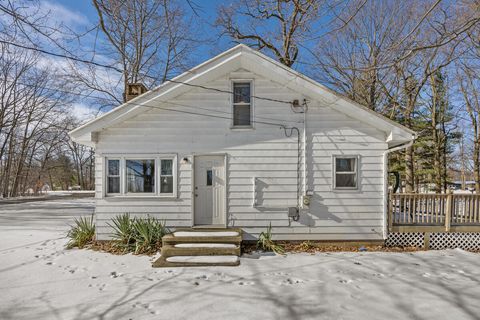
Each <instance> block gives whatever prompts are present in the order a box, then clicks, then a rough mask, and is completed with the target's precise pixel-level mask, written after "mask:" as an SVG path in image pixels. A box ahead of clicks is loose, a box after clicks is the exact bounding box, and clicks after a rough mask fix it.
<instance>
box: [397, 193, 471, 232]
mask: <svg viewBox="0 0 480 320" xmlns="http://www.w3.org/2000/svg"><path fill="white" fill-rule="evenodd" d="M388 213H389V217H388V230H389V232H480V195H477V194H452V193H446V194H428V193H426V194H419V193H397V194H390V195H389V210H388Z"/></svg>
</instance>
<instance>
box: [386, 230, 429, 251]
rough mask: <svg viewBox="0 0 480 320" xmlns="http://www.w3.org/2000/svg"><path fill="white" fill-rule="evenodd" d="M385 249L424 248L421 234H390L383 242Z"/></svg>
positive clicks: (423, 236)
mask: <svg viewBox="0 0 480 320" xmlns="http://www.w3.org/2000/svg"><path fill="white" fill-rule="evenodd" d="M385 246H386V247H422V248H423V247H425V234H424V233H423V232H391V233H389V234H388V238H387V240H385Z"/></svg>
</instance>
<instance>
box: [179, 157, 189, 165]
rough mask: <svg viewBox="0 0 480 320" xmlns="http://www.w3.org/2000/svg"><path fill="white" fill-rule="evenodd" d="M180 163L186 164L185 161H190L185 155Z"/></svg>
mask: <svg viewBox="0 0 480 320" xmlns="http://www.w3.org/2000/svg"><path fill="white" fill-rule="evenodd" d="M181 163H182V164H187V163H190V160H188V158H187V157H184V158H183V159H182V161H181Z"/></svg>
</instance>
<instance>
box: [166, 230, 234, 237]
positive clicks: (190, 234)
mask: <svg viewBox="0 0 480 320" xmlns="http://www.w3.org/2000/svg"><path fill="white" fill-rule="evenodd" d="M173 235H174V236H175V237H236V236H238V232H236V231H177V232H174V233H173Z"/></svg>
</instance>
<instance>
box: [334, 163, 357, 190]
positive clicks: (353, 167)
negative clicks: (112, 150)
mask: <svg viewBox="0 0 480 320" xmlns="http://www.w3.org/2000/svg"><path fill="white" fill-rule="evenodd" d="M333 160H334V163H333V166H334V173H333V174H334V175H333V186H334V188H335V189H340V190H341V189H357V187H358V156H334V157H333Z"/></svg>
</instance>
